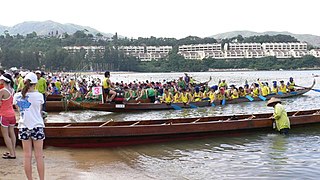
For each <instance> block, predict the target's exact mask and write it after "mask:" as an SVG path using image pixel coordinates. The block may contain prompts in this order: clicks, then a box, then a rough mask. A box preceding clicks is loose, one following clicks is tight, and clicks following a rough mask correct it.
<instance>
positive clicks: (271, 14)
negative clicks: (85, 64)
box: [0, 0, 320, 38]
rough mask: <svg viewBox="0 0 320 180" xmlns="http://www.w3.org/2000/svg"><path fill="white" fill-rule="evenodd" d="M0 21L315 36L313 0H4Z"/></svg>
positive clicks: (128, 32)
mask: <svg viewBox="0 0 320 180" xmlns="http://www.w3.org/2000/svg"><path fill="white" fill-rule="evenodd" d="M0 4H1V10H0V25H4V26H13V25H15V24H18V23H21V22H23V21H45V20H53V21H56V22H60V23H74V24H79V25H85V26H90V27H92V28H95V29H97V30H99V31H102V32H105V33H115V32H118V34H120V35H124V36H127V37H134V38H136V37H149V36H151V35H153V36H156V37H176V38H182V37H186V36H188V35H195V36H200V37H206V36H211V35H214V34H217V33H222V32H227V31H234V30H250V31H257V32H264V31H289V32H292V33H298V34H314V35H320V31H319V29H320V25H319V21H318V19H319V10H318V8H319V7H320V6H319V5H320V1H318V0H305V1H302V0H292V1H290V0H114V1H104V0H89V1H87V0H86V1H85V0H50V1H48V0H28V1H26V0H6V1H1V3H0Z"/></svg>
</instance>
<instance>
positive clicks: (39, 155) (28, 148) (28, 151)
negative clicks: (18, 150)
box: [22, 139, 44, 180]
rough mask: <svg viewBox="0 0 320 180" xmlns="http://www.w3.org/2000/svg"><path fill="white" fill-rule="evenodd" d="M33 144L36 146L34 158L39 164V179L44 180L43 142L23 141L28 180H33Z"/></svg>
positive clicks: (25, 169)
mask: <svg viewBox="0 0 320 180" xmlns="http://www.w3.org/2000/svg"><path fill="white" fill-rule="evenodd" d="M32 144H33V146H34V156H35V158H36V162H37V170H38V174H39V178H40V180H44V160H43V140H36V141H34V140H31V139H29V140H22V147H23V153H24V171H25V173H26V176H27V178H28V180H32V165H31V160H32Z"/></svg>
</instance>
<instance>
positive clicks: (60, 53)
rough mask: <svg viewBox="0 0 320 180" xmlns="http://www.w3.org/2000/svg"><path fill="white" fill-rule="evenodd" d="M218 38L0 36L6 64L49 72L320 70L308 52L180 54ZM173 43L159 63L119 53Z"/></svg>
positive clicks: (79, 33)
mask: <svg viewBox="0 0 320 180" xmlns="http://www.w3.org/2000/svg"><path fill="white" fill-rule="evenodd" d="M235 40H236V41H237V42H260V43H263V42H297V41H298V40H297V39H296V38H294V37H292V36H288V35H275V36H269V35H263V36H252V37H248V38H244V37H242V36H236V37H234V38H229V39H223V40H220V42H219V43H228V42H234V41H235ZM217 42H218V41H217V40H216V39H214V38H210V37H208V38H200V37H196V36H188V37H185V38H182V39H175V38H156V37H150V38H138V39H129V38H118V36H117V34H115V35H114V36H113V37H112V38H111V39H104V38H103V35H102V34H100V33H98V34H96V35H93V34H90V33H88V32H86V31H76V32H75V33H74V34H71V35H69V34H67V33H64V34H62V35H59V36H53V35H51V36H38V35H37V34H36V33H35V32H33V33H30V34H27V35H26V36H22V35H19V34H17V35H10V34H8V32H5V33H4V35H0V48H1V49H0V63H1V65H2V66H3V67H5V68H10V67H18V68H19V67H23V68H26V69H44V70H48V71H57V70H59V71H60V70H63V71H104V70H111V71H137V72H155V71H156V72H171V71H208V70H209V69H234V68H236V69H242V68H249V69H256V70H271V69H298V68H318V67H320V62H319V59H317V58H315V57H313V56H306V57H303V58H300V59H294V58H290V59H276V58H275V57H264V58H259V59H245V58H244V59H236V60H230V59H228V60H220V59H219V60H218V59H211V58H208V59H204V60H189V59H185V58H184V57H183V56H181V55H179V54H177V51H178V46H179V45H182V44H204V43H217ZM166 45H168V46H173V50H172V52H170V53H169V55H168V57H166V58H165V59H161V60H158V61H151V62H141V61H140V60H139V59H137V58H135V57H132V56H128V55H126V54H124V53H123V52H121V51H119V50H118V48H117V47H119V46H166ZM64 46H104V47H105V51H104V52H99V51H96V52H89V53H86V52H85V50H83V49H81V50H80V52H76V53H74V54H70V53H68V51H67V50H65V49H63V47H64Z"/></svg>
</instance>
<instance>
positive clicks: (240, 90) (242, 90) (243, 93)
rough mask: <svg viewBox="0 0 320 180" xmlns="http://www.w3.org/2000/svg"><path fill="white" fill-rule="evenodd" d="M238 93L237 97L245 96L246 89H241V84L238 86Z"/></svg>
mask: <svg viewBox="0 0 320 180" xmlns="http://www.w3.org/2000/svg"><path fill="white" fill-rule="evenodd" d="M238 93H239V97H245V96H246V95H247V93H246V91H245V90H244V89H243V87H242V86H240V87H239V90H238Z"/></svg>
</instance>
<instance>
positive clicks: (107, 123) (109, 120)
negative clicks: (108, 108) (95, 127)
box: [99, 119, 113, 127]
mask: <svg viewBox="0 0 320 180" xmlns="http://www.w3.org/2000/svg"><path fill="white" fill-rule="evenodd" d="M112 121H113V119H110V120H109V121H106V122H104V123H103V124H101V125H100V126H99V127H103V126H105V125H106V124H108V123H109V122H112Z"/></svg>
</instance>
